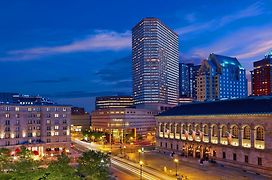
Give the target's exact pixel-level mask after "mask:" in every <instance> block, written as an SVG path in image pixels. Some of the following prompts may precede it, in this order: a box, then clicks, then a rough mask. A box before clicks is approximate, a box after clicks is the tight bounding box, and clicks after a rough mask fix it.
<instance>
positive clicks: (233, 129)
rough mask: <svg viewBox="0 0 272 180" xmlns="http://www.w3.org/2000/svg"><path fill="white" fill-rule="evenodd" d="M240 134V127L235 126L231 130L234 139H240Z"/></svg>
mask: <svg viewBox="0 0 272 180" xmlns="http://www.w3.org/2000/svg"><path fill="white" fill-rule="evenodd" d="M238 133H239V130H238V126H236V125H234V126H233V127H232V129H231V134H232V137H233V138H238Z"/></svg>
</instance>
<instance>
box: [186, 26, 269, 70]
mask: <svg viewBox="0 0 272 180" xmlns="http://www.w3.org/2000/svg"><path fill="white" fill-rule="evenodd" d="M271 27H272V24H270V25H267V26H263V27H261V26H260V27H253V28H252V27H251V28H245V29H241V30H239V31H237V32H233V33H232V34H230V35H229V36H227V37H225V38H222V39H219V40H217V41H215V42H213V43H211V44H210V45H205V46H204V47H195V48H194V49H192V50H191V51H190V53H189V54H199V55H200V56H203V57H207V56H208V55H209V54H210V53H212V52H213V53H218V54H224V55H228V56H234V57H237V58H238V59H239V60H242V61H244V63H248V62H250V61H247V60H251V61H252V60H257V59H258V58H262V57H263V56H264V55H265V54H266V53H267V52H268V51H269V50H270V49H271V48H272V40H271V37H272V31H271ZM246 65H247V66H248V67H249V64H246ZM250 67H251V65H250Z"/></svg>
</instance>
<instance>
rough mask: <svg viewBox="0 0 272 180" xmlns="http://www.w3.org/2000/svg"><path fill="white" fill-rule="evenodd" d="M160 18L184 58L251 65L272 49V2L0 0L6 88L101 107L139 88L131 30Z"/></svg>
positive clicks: (2, 87)
mask: <svg viewBox="0 0 272 180" xmlns="http://www.w3.org/2000/svg"><path fill="white" fill-rule="evenodd" d="M144 17H157V18H159V19H161V20H162V21H163V22H164V23H165V24H166V25H167V26H169V27H170V28H172V29H173V30H174V31H176V32H177V33H178V34H179V37H180V45H179V49H180V61H181V62H195V63H200V61H201V60H202V59H204V58H207V57H208V55H209V54H210V53H218V54H222V55H227V56H234V57H237V58H238V60H239V61H240V62H241V64H242V65H243V66H244V67H245V68H246V69H247V70H248V71H249V70H251V69H252V62H253V61H255V60H260V59H262V58H263V57H264V55H265V54H266V53H267V52H268V51H269V50H270V49H271V48H272V0H264V1H252V0H239V1H238V0H220V1H218V0H209V1H203V0H192V1H187V0H169V1H168V0H167V1H166V0H137V1H135V0H134V1H132V0H111V1H110V0H91V1H90V0H85V1H84V0H77V1H75V0H58V1H56V0H46V1H42V0H12V1H1V2H0V67H1V70H0V76H1V85H0V91H2V92H19V93H23V94H33V95H37V94H39V95H43V96H47V97H49V98H51V99H53V100H55V101H57V102H59V103H65V104H71V105H75V106H84V107H85V108H86V109H87V110H88V111H90V110H92V109H93V108H94V98H95V96H99V95H116V94H125V95H129V94H131V91H132V90H131V86H132V81H131V61H132V60H131V28H132V27H133V26H134V25H135V24H136V23H137V22H138V21H140V20H141V19H142V18H144Z"/></svg>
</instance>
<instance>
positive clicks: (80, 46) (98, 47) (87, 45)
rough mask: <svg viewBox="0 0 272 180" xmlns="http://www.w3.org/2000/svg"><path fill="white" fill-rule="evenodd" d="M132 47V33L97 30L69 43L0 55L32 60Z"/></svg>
mask: <svg viewBox="0 0 272 180" xmlns="http://www.w3.org/2000/svg"><path fill="white" fill-rule="evenodd" d="M130 47H131V33H130V31H126V32H124V33H117V32H115V31H97V32H96V34H94V35H90V36H87V37H86V38H85V39H81V40H76V41H72V42H70V43H68V44H64V45H60V46H50V47H35V48H29V49H22V50H12V51H9V52H7V55H6V56H4V57H0V61H18V60H31V59H35V58H40V57H44V56H49V55H55V54H64V53H75V52H94V51H119V50H123V49H129V48H130Z"/></svg>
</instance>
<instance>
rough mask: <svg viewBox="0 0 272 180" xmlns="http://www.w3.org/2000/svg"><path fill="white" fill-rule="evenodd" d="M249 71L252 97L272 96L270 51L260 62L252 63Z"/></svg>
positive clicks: (271, 52)
mask: <svg viewBox="0 0 272 180" xmlns="http://www.w3.org/2000/svg"><path fill="white" fill-rule="evenodd" d="M253 65H254V69H253V71H251V83H252V95H253V96H264V95H272V50H271V51H270V52H269V53H268V54H267V55H266V56H265V57H264V59H262V60H260V61H256V62H254V63H253Z"/></svg>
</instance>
